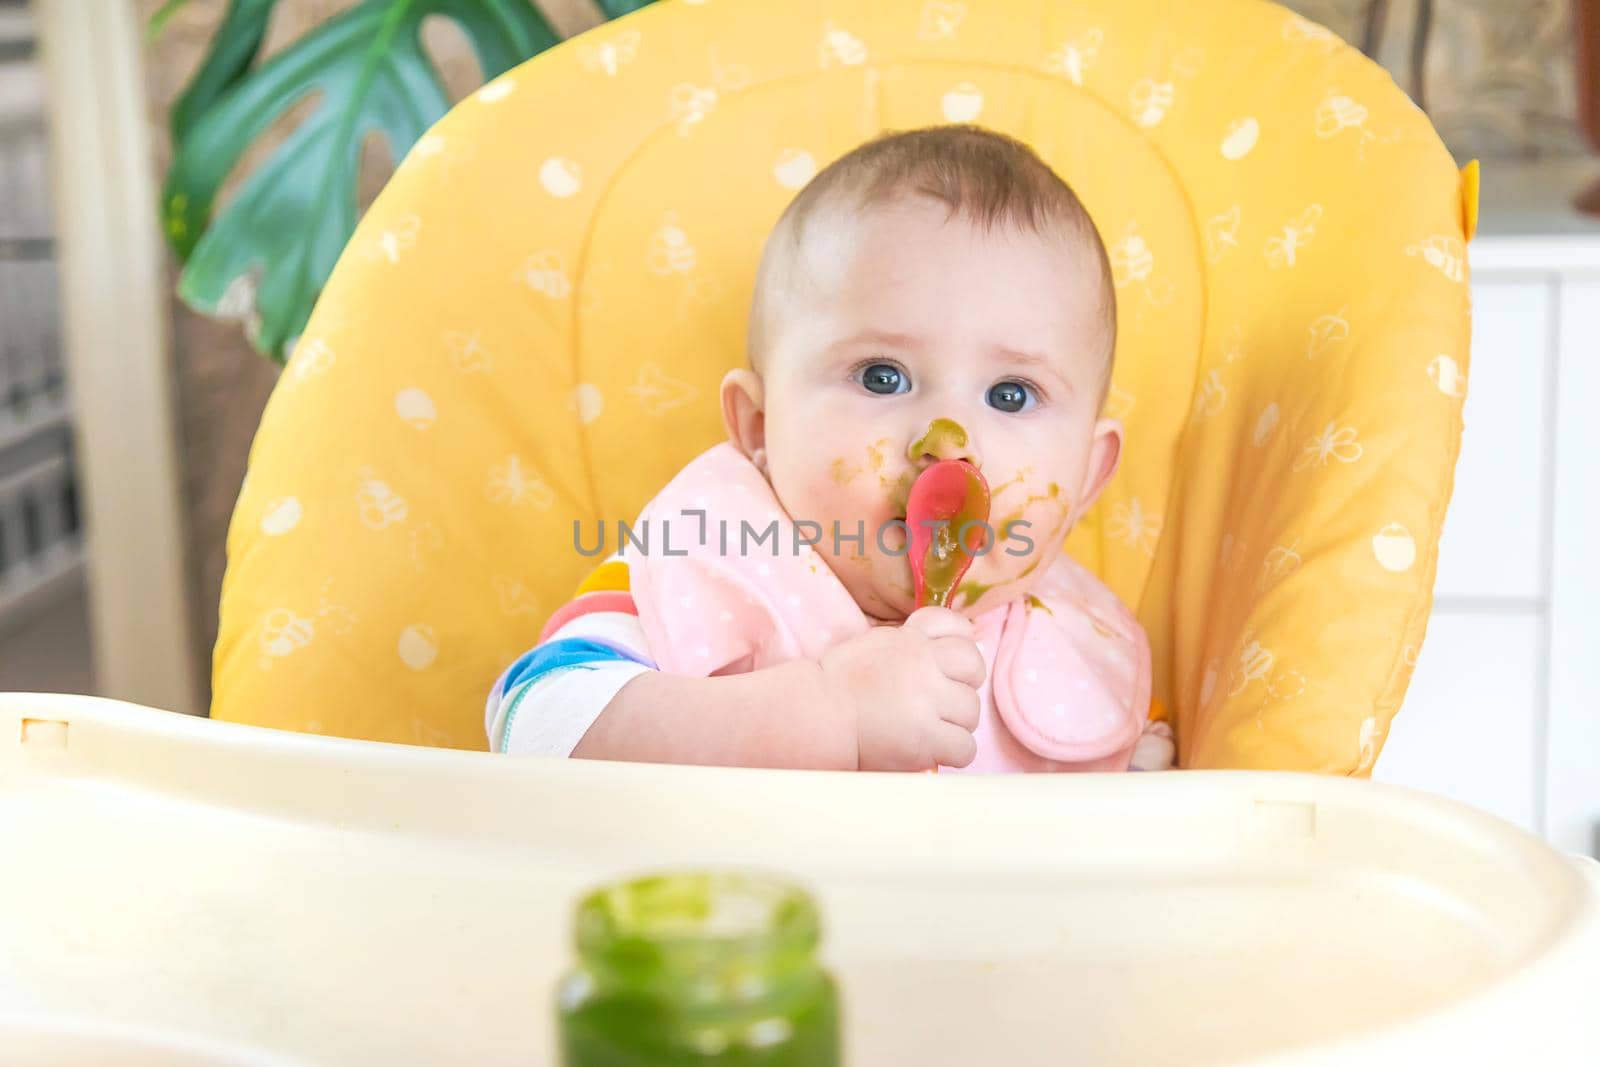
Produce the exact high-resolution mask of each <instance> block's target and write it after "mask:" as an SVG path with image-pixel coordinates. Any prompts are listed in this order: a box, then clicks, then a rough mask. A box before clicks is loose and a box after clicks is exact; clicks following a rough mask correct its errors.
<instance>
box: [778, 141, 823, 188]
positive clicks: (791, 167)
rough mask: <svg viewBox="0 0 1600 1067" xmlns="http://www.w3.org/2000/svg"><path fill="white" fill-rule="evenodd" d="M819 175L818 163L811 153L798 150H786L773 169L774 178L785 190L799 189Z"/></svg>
mask: <svg viewBox="0 0 1600 1067" xmlns="http://www.w3.org/2000/svg"><path fill="white" fill-rule="evenodd" d="M816 173H817V161H816V160H814V159H812V158H811V153H810V152H805V151H802V150H801V149H798V148H785V149H784V150H783V154H782V155H780V156H778V162H777V164H776V165H775V166H774V167H773V168H772V176H773V177H775V178H777V179H778V184H779V185H781V186H783V187H784V188H785V189H799V188H800V187H801V186H803V185H805V183H806V182H808V181H810V180H811V177H812V175H814V174H816Z"/></svg>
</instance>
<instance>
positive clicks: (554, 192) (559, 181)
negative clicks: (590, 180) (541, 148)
mask: <svg viewBox="0 0 1600 1067" xmlns="http://www.w3.org/2000/svg"><path fill="white" fill-rule="evenodd" d="M539 184H540V185H542V186H544V191H545V192H547V193H549V194H550V195H551V196H553V197H555V198H556V199H557V200H565V199H566V198H567V197H569V196H575V195H577V192H578V190H579V189H582V188H583V171H582V169H581V168H580V167H579V166H578V165H577V164H576V163H574V162H573V161H572V160H570V159H564V158H562V157H561V156H551V157H550V158H549V159H547V160H545V161H544V163H543V165H542V166H540V167H539Z"/></svg>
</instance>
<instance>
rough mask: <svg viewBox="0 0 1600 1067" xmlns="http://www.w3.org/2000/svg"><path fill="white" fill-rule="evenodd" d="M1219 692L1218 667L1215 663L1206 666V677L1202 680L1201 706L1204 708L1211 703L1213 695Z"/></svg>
mask: <svg viewBox="0 0 1600 1067" xmlns="http://www.w3.org/2000/svg"><path fill="white" fill-rule="evenodd" d="M1216 691H1217V665H1216V663H1215V661H1213V662H1211V663H1208V664H1206V673H1205V677H1204V678H1201V679H1200V706H1201V707H1202V708H1203V707H1205V706H1206V705H1207V704H1209V703H1211V695H1212V694H1213V693H1215V692H1216Z"/></svg>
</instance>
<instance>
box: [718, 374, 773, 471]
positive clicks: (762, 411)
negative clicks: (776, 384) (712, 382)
mask: <svg viewBox="0 0 1600 1067" xmlns="http://www.w3.org/2000/svg"><path fill="white" fill-rule="evenodd" d="M722 424H723V426H725V427H726V428H727V430H728V442H729V443H730V444H732V445H733V447H734V448H737V449H738V450H739V451H740V452H741V453H742V454H743V455H744V457H745V458H746V459H748V460H750V461H751V462H752V463H756V458H757V456H764V455H765V454H766V448H767V416H766V388H765V386H764V385H763V384H762V381H761V376H760V375H759V374H757V373H756V372H755V371H753V370H750V369H749V368H747V367H738V368H736V369H734V370H731V371H729V372H728V373H727V374H726V375H724V376H723V379H722ZM757 465H758V466H759V465H760V464H759V463H758V464H757Z"/></svg>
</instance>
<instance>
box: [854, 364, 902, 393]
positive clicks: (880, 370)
mask: <svg viewBox="0 0 1600 1067" xmlns="http://www.w3.org/2000/svg"><path fill="white" fill-rule="evenodd" d="M861 384H862V385H864V386H866V387H867V392H869V393H878V394H880V395H882V396H892V395H894V394H895V393H904V392H906V391H907V390H908V389H910V388H911V382H910V381H909V380H907V378H906V376H905V375H904V374H902V373H900V368H899V367H896V366H895V365H894V364H893V363H872V364H869V365H868V366H866V367H863V368H862V370H861Z"/></svg>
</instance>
